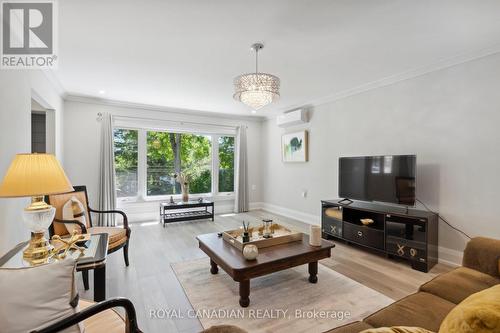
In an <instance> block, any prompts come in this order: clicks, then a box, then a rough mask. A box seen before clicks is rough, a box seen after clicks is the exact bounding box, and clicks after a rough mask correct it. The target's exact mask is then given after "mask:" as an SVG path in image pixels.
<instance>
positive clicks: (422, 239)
mask: <svg viewBox="0 0 500 333" xmlns="http://www.w3.org/2000/svg"><path fill="white" fill-rule="evenodd" d="M321 211H322V214H321V226H322V236H323V238H324V239H331V238H338V239H342V240H344V241H346V242H348V243H355V244H358V245H362V246H365V247H367V248H370V249H374V250H377V251H380V252H383V253H385V254H386V255H387V256H388V257H391V256H396V257H400V258H404V259H406V260H408V261H409V262H410V263H411V266H412V268H413V269H416V270H419V271H422V272H428V271H429V270H430V269H431V268H432V267H433V266H434V265H435V264H436V263H437V261H438V215H437V214H435V213H432V212H428V211H423V210H418V209H406V208H404V207H403V208H402V207H397V206H389V205H383V204H376V203H369V202H358V201H355V202H351V203H343V202H342V200H323V201H321ZM361 219H372V220H373V223H372V224H370V225H368V226H366V225H363V224H362V223H361V221H360V220H361Z"/></svg>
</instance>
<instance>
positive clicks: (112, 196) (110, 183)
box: [98, 113, 116, 227]
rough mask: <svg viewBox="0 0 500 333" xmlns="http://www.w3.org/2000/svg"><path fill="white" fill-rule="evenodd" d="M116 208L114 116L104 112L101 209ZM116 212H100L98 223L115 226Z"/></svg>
mask: <svg viewBox="0 0 500 333" xmlns="http://www.w3.org/2000/svg"><path fill="white" fill-rule="evenodd" d="M115 208H116V191H115V156H114V146H113V118H112V116H111V114H109V113H104V114H103V115H102V118H101V155H100V161H99V210H114V209H115ZM114 215H115V214H99V219H98V225H100V226H103V227H113V226H115V224H116V221H115V216H114Z"/></svg>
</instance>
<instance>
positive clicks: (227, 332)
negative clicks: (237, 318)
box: [200, 325, 247, 333]
mask: <svg viewBox="0 0 500 333" xmlns="http://www.w3.org/2000/svg"><path fill="white" fill-rule="evenodd" d="M200 333H247V331H245V330H244V329H242V328H239V327H237V326H233V325H216V326H212V327H210V328H207V329H206V330H203V331H201V332H200Z"/></svg>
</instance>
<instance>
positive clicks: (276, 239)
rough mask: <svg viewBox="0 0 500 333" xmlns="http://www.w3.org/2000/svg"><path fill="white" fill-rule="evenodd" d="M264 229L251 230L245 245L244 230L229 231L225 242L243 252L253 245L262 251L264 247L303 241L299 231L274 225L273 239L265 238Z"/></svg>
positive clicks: (224, 236) (225, 232)
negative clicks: (247, 246)
mask: <svg viewBox="0 0 500 333" xmlns="http://www.w3.org/2000/svg"><path fill="white" fill-rule="evenodd" d="M263 231H264V227H263V226H260V227H254V228H249V233H250V235H251V236H250V241H249V242H247V243H243V238H242V235H243V229H237V230H229V231H224V232H223V233H222V238H223V239H224V241H226V242H228V243H229V244H231V245H232V246H234V247H235V248H237V249H239V250H240V251H243V248H244V247H245V246H246V245H248V244H253V245H255V246H257V248H259V249H261V248H264V247H270V246H274V245H279V244H285V243H291V242H297V241H301V240H302V233H301V232H297V231H292V230H290V229H288V228H286V227H284V226H282V225H280V224H273V225H272V227H271V231H272V235H273V237H272V238H264V237H263Z"/></svg>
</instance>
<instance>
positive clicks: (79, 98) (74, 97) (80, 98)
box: [64, 93, 266, 122]
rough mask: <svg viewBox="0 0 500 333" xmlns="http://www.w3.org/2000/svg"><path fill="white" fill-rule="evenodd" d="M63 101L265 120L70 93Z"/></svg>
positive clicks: (224, 117)
mask: <svg viewBox="0 0 500 333" xmlns="http://www.w3.org/2000/svg"><path fill="white" fill-rule="evenodd" d="M64 100H66V101H70V102H79V103H88V104H98V105H105V106H114V107H121V108H128V109H141V110H148V111H157V112H168V113H175V114H181V115H191V116H201V117H210V118H218V119H236V120H244V121H254V122H263V121H265V120H266V118H265V117H264V116H242V115H236V114H231V113H221V112H213V111H202V110H192V109H181V108H174V107H166V106H160V105H152V104H142V103H133V102H126V101H119V100H114V99H107V98H98V97H93V96H87V95H80V94H72V93H68V94H66V96H65V97H64Z"/></svg>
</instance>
